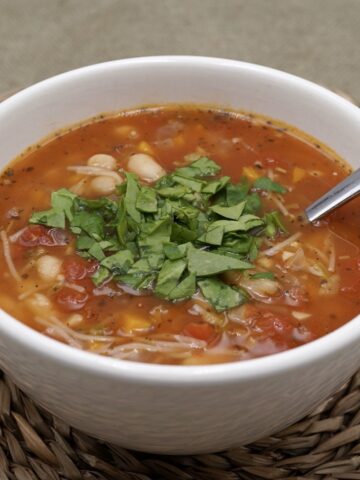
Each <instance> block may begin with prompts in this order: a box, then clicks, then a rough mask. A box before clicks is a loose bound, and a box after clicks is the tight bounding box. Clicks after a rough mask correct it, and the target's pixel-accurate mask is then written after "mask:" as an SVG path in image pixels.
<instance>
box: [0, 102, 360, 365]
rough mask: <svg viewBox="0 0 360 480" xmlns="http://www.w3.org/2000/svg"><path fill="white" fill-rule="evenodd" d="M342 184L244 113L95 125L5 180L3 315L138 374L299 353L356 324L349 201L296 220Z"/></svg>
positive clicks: (280, 129) (338, 169)
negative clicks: (142, 367) (139, 366)
mask: <svg viewBox="0 0 360 480" xmlns="http://www.w3.org/2000/svg"><path fill="white" fill-rule="evenodd" d="M99 154H100V155H99ZM175 170H176V172H175V173H173V172H174V171H175ZM128 172H132V173H130V174H129V173H128ZM348 173H349V168H348V167H347V166H346V165H345V164H344V163H341V162H340V161H339V160H338V159H336V158H331V154H329V153H326V151H325V149H324V148H323V147H322V146H320V145H319V144H316V143H312V142H311V141H310V140H309V139H306V138H305V137H304V136H303V135H302V134H301V133H300V132H298V131H296V130H294V129H288V128H285V127H284V126H279V125H277V124H276V123H275V122H272V121H270V120H267V119H264V118H260V117H255V116H253V115H243V114H237V113H234V112H228V111H219V110H214V109H213V110H212V109H205V108H198V107H195V106H194V107H180V106H173V107H158V108H143V109H139V110H136V111H135V110H134V111H132V112H124V113H120V114H118V115H116V116H112V117H99V118H97V119H95V120H94V121H92V122H90V123H88V124H86V125H83V126H77V127H74V128H72V129H70V130H67V131H64V132H61V133H59V134H58V135H56V136H55V137H54V138H53V139H51V140H50V141H47V142H46V143H44V144H42V145H39V146H37V147H36V148H33V149H29V150H28V151H27V152H24V153H23V154H22V155H21V156H20V157H19V158H18V159H16V161H14V162H13V163H12V165H11V166H10V167H9V168H7V170H5V171H4V172H3V174H2V177H1V182H0V198H1V202H0V219H1V220H0V222H1V240H2V247H3V254H2V255H1V258H0V285H1V289H0V292H1V293H0V307H1V308H3V309H4V310H5V311H7V312H8V313H10V314H11V315H13V316H15V317H16V318H18V319H19V320H21V321H22V322H24V323H25V324H27V325H29V326H31V327H32V328H35V329H37V330H39V331H40V332H43V333H44V334H46V335H49V336H51V337H54V338H56V339H58V340H60V341H62V342H65V343H68V344H70V345H72V346H74V347H77V348H82V349H85V350H88V351H92V352H94V353H99V354H104V355H109V356H113V357H116V358H122V359H128V360H134V361H144V362H152V363H165V364H179V365H196V364H210V363H221V362H230V361H238V360H243V359H249V358H254V357H259V356H263V355H268V354H273V353H276V352H280V351H283V350H287V349H290V348H293V347H296V346H299V345H302V344H304V343H307V342H309V341H312V340H314V339H316V338H318V337H320V336H322V335H325V334H326V333H328V332H331V331H333V330H334V329H336V328H338V327H339V326H341V325H342V324H344V323H345V322H347V321H349V320H350V319H351V318H353V317H354V316H356V315H357V314H358V313H359V311H360V308H359V301H360V255H359V244H360V238H359V225H360V208H359V203H358V202H357V201H354V202H352V203H351V204H348V205H346V206H344V207H342V208H341V209H339V210H338V211H337V212H335V213H334V214H332V215H331V216H329V217H328V218H326V219H324V220H321V221H319V222H316V223H315V224H314V225H307V224H306V223H305V222H304V219H303V210H304V208H305V207H306V206H307V205H308V204H309V203H310V202H311V201H313V200H315V199H316V198H318V197H319V196H320V195H321V194H323V193H324V192H325V191H326V190H328V189H329V188H331V187H332V186H334V185H335V184H336V183H338V182H339V181H340V180H342V179H343V178H344V177H345V176H346V175H347V174H348ZM227 177H229V178H227ZM54 192H55V193H54ZM91 200H95V201H91Z"/></svg>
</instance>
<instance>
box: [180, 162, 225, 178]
mask: <svg viewBox="0 0 360 480" xmlns="http://www.w3.org/2000/svg"><path fill="white" fill-rule="evenodd" d="M220 170H221V167H219V165H218V164H217V163H215V162H214V161H213V160H210V159H209V158H207V157H200V158H199V159H198V160H195V162H192V163H191V164H190V165H189V166H187V167H182V168H178V169H177V170H176V173H177V174H178V175H181V176H183V177H212V176H214V175H216V174H218V173H219V172H220Z"/></svg>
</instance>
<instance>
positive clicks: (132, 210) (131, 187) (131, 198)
mask: <svg viewBox="0 0 360 480" xmlns="http://www.w3.org/2000/svg"><path fill="white" fill-rule="evenodd" d="M125 175H126V179H127V182H126V193H125V200H124V203H125V209H126V211H127V213H128V215H129V216H130V217H131V218H132V219H133V220H134V221H135V222H136V223H140V222H141V215H140V212H139V211H138V210H137V209H136V198H137V195H138V193H139V185H138V183H137V181H136V177H135V175H133V174H131V173H126V174H125Z"/></svg>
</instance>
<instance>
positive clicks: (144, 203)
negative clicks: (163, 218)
mask: <svg viewBox="0 0 360 480" xmlns="http://www.w3.org/2000/svg"><path fill="white" fill-rule="evenodd" d="M136 208H137V209H138V210H141V211H142V212H146V213H155V212H157V198H156V192H155V190H154V189H152V188H149V187H142V188H141V190H140V192H139V193H138V195H137V197H136Z"/></svg>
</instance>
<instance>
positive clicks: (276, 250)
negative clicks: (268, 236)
mask: <svg viewBox="0 0 360 480" xmlns="http://www.w3.org/2000/svg"><path fill="white" fill-rule="evenodd" d="M300 237H301V232H297V233H294V235H291V236H290V237H289V238H287V239H286V240H284V241H283V242H280V243H277V244H276V245H274V246H273V247H271V248H269V249H267V250H264V251H263V252H261V253H262V254H263V255H266V256H268V257H272V256H273V255H276V254H277V253H279V252H281V250H283V249H284V248H285V247H287V246H288V245H290V244H291V243H293V242H295V241H296V240H297V239H298V238H300Z"/></svg>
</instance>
